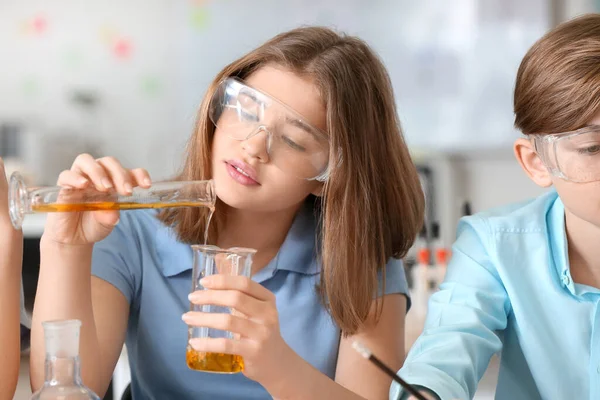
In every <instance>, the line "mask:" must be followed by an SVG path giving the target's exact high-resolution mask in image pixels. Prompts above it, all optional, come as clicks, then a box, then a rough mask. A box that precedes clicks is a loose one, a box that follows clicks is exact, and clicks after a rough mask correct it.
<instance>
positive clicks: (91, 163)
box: [43, 154, 151, 245]
mask: <svg viewBox="0 0 600 400" xmlns="http://www.w3.org/2000/svg"><path fill="white" fill-rule="evenodd" d="M58 186H61V187H64V188H73V189H85V188H88V187H93V188H95V189H96V190H98V191H101V192H107V191H109V190H116V191H117V192H118V193H119V194H120V195H130V194H131V193H132V190H133V188H134V187H136V186H140V187H143V188H149V187H150V186H151V180H150V175H149V174H148V172H147V171H146V170H145V169H142V168H138V169H132V170H128V169H125V168H123V166H122V165H121V163H120V162H119V161H117V160H116V159H115V158H113V157H104V158H100V159H98V160H95V159H94V158H93V157H92V156H90V155H89V154H81V155H79V156H78V157H77V158H76V159H75V161H74V162H73V165H72V166H71V169H70V170H65V171H63V172H62V173H61V174H60V176H59V178H58ZM118 222H119V211H87V212H72V213H66V212H55V213H49V214H48V218H47V222H46V227H45V229H44V235H43V236H44V240H45V241H50V242H52V243H54V244H61V245H92V244H94V243H96V242H98V241H100V240H102V239H104V238H105V237H106V236H108V234H109V233H110V232H111V231H112V229H113V228H114V226H115V225H116V224H117V223H118Z"/></svg>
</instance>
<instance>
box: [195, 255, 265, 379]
mask: <svg viewBox="0 0 600 400" xmlns="http://www.w3.org/2000/svg"><path fill="white" fill-rule="evenodd" d="M192 250H193V253H194V259H193V266H194V268H193V271H192V292H195V291H197V290H204V287H203V286H202V285H201V284H200V279H202V278H204V277H205V276H209V275H215V274H225V275H243V276H246V277H248V278H249V277H250V275H251V273H252V257H253V256H254V254H255V253H256V250H254V249H247V248H241V247H233V248H230V249H221V248H219V247H217V246H210V245H205V246H202V245H194V246H192ZM190 311H200V312H203V313H228V314H229V313H235V310H232V309H230V308H229V307H221V306H216V305H210V304H203V305H196V304H193V303H190ZM192 338H226V339H235V338H236V337H235V335H234V334H233V333H231V332H228V331H223V330H220V329H213V328H207V327H195V326H189V327H188V345H187V350H186V362H187V365H188V367H189V368H190V369H193V370H196V371H205V372H216V373H225V374H226V373H229V374H232V373H237V372H241V371H243V370H244V360H243V358H242V357H241V356H239V355H236V354H224V353H207V352H200V351H196V350H194V348H193V347H191V345H190V344H189V340H190V339H192Z"/></svg>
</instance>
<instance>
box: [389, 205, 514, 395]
mask: <svg viewBox="0 0 600 400" xmlns="http://www.w3.org/2000/svg"><path fill="white" fill-rule="evenodd" d="M457 236H458V238H457V241H456V243H455V244H454V246H453V249H452V251H453V253H452V259H451V261H450V263H449V265H448V269H447V273H446V278H445V280H444V282H443V284H442V285H441V286H440V290H439V291H438V292H436V293H435V294H434V295H432V296H431V298H430V300H429V307H428V313H427V319H426V322H425V327H424V330H423V333H422V334H421V336H420V337H419V338H418V339H417V341H416V342H415V344H414V346H413V347H412V349H411V351H410V352H409V354H408V357H407V359H406V362H405V363H404V367H403V368H402V369H401V370H400V372H399V374H400V376H401V377H402V378H404V380H406V381H407V382H408V383H411V384H413V385H418V386H422V387H425V388H428V389H430V390H431V391H433V392H434V393H436V394H437V395H438V396H439V397H440V399H442V400H446V399H470V398H473V396H474V394H475V390H476V388H477V384H478V382H479V380H480V379H481V377H482V376H483V374H484V372H485V370H486V369H487V366H488V364H489V362H490V359H491V357H492V355H493V354H494V353H496V352H498V351H500V350H501V348H502V342H501V340H500V338H499V336H498V332H499V331H502V330H503V329H504V328H506V324H507V315H508V314H509V312H510V302H509V300H508V296H507V293H506V290H505V289H504V286H503V284H502V281H501V279H500V277H499V275H498V272H497V270H496V268H495V266H494V263H493V261H492V260H493V259H494V257H493V254H494V252H495V249H494V248H493V247H494V245H493V244H491V243H493V242H492V241H491V240H489V239H490V238H491V233H490V229H489V228H488V227H487V225H486V221H485V220H483V219H482V218H481V217H479V216H472V217H466V218H463V219H462V220H461V221H460V223H459V226H458V234H457ZM402 395H403V393H402V391H401V390H400V387H399V385H398V384H396V383H393V384H392V387H391V388H390V399H399V398H401V397H400V396H402Z"/></svg>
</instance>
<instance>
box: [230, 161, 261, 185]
mask: <svg viewBox="0 0 600 400" xmlns="http://www.w3.org/2000/svg"><path fill="white" fill-rule="evenodd" d="M225 166H226V168H227V172H228V173H229V176H230V177H231V178H233V180H235V181H236V182H237V183H239V184H241V185H244V186H256V185H260V184H259V183H258V182H257V181H256V179H254V177H253V175H254V176H256V175H255V174H252V172H253V171H248V170H246V169H243V168H240V167H239V166H237V165H235V163H232V162H230V161H226V162H225Z"/></svg>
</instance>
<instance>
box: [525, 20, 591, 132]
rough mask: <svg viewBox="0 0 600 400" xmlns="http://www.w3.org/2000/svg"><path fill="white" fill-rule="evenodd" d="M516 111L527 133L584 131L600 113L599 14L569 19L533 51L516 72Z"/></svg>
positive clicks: (537, 44) (544, 37)
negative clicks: (580, 129)
mask: <svg viewBox="0 0 600 400" xmlns="http://www.w3.org/2000/svg"><path fill="white" fill-rule="evenodd" d="M514 112H515V126H516V127H517V128H518V129H519V130H521V132H523V133H525V134H533V133H538V134H540V133H559V132H566V131H572V130H575V129H579V128H581V127H583V126H585V125H586V124H588V123H589V122H590V120H591V119H593V118H594V117H595V116H596V115H597V114H598V112H600V14H589V15H584V16H581V17H579V18H575V19H573V20H570V21H568V22H565V23H563V24H561V25H559V26H557V27H556V28H554V29H553V30H551V31H550V32H548V33H547V34H546V35H544V36H543V37H542V38H541V39H540V40H538V41H537V42H536V43H535V44H534V45H533V46H532V47H531V49H529V51H528V52H527V54H526V55H525V57H524V58H523V61H522V62H521V65H520V67H519V71H518V73H517V81H516V84H515V93H514Z"/></svg>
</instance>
